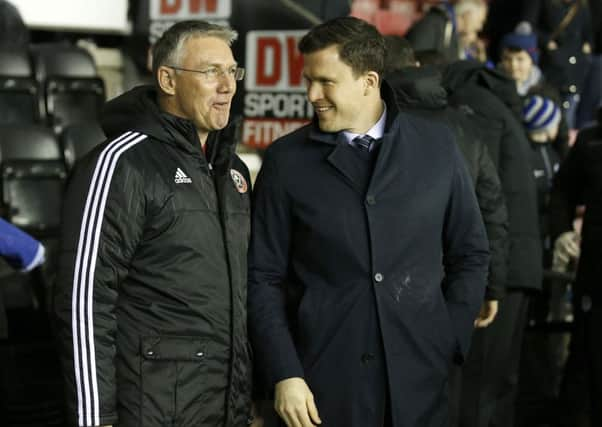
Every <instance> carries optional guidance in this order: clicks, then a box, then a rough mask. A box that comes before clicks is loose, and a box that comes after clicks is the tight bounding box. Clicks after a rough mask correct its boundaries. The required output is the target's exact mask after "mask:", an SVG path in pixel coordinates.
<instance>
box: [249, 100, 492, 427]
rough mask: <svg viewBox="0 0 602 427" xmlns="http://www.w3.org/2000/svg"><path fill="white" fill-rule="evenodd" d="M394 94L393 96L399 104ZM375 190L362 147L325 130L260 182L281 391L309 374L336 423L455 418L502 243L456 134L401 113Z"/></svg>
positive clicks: (255, 308)
mask: <svg viewBox="0 0 602 427" xmlns="http://www.w3.org/2000/svg"><path fill="white" fill-rule="evenodd" d="M387 99H391V98H387ZM387 109H388V114H387V124H386V130H385V135H384V137H383V139H382V142H381V144H382V145H381V147H380V151H379V153H378V158H377V160H376V164H375V168H374V172H373V174H372V178H371V181H370V184H369V185H368V189H367V191H365V192H364V191H362V190H360V188H359V186H358V179H357V171H356V170H355V169H353V168H352V167H351V164H350V163H348V162H346V161H345V159H346V157H345V150H348V149H352V148H353V147H350V146H349V145H348V144H346V143H344V142H342V141H341V139H340V137H338V136H337V135H336V134H327V133H322V132H320V131H319V130H318V129H317V127H316V126H315V124H312V125H308V126H306V127H303V128H301V129H299V130H297V131H296V132H294V133H292V134H290V135H288V136H285V137H283V138H281V139H280V140H278V141H276V142H275V143H274V144H273V145H272V146H271V147H270V148H269V149H268V150H267V153H266V155H265V158H264V164H263V168H262V171H261V172H260V175H259V177H258V180H257V184H256V190H255V196H254V197H255V201H256V205H255V211H254V215H253V237H252V243H251V248H250V254H249V261H250V266H249V268H250V270H249V273H250V277H249V301H248V303H249V322H250V333H251V338H252V343H253V349H254V354H255V364H256V369H258V370H259V371H260V375H261V377H262V378H263V379H264V381H265V382H266V385H267V387H268V388H271V387H273V386H274V384H275V383H277V382H278V381H280V380H282V379H285V378H290V377H303V378H304V379H305V380H306V382H307V383H308V385H309V387H310V389H311V390H312V392H313V394H314V397H315V400H316V404H317V408H318V411H319V413H320V416H321V418H322V421H323V423H322V425H323V426H325V427H334V426H336V427H360V426H361V427H367V426H378V425H379V424H380V425H382V414H383V410H384V404H385V402H386V401H387V398H390V404H391V405H390V408H391V417H392V424H393V425H394V426H395V427H416V426H421V427H429V426H444V425H447V406H446V400H447V397H446V395H447V375H448V368H449V366H450V364H451V363H452V360H453V359H454V357H457V358H461V357H463V355H464V354H466V351H467V348H468V346H469V342H470V337H471V333H472V330H473V321H474V319H475V317H476V315H477V313H478V310H479V307H480V305H481V303H482V301H483V294H484V290H485V285H486V278H487V269H488V262H489V253H488V252H489V251H488V243H487V237H486V235H485V231H484V227H483V223H482V220H481V216H480V213H479V208H478V206H477V203H476V200H475V195H474V190H473V187H472V184H471V177H470V175H469V174H468V172H467V170H466V167H465V164H464V161H463V159H462V156H461V154H460V153H459V151H458V149H457V148H456V146H455V144H454V142H453V140H452V137H451V134H450V132H449V130H448V129H447V128H446V127H444V126H443V125H439V124H436V123H431V122H428V121H426V120H424V119H422V118H418V117H413V116H409V115H406V114H403V113H399V112H398V111H397V109H396V107H395V105H394V102H387Z"/></svg>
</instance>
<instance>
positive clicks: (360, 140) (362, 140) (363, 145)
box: [351, 135, 374, 152]
mask: <svg viewBox="0 0 602 427" xmlns="http://www.w3.org/2000/svg"><path fill="white" fill-rule="evenodd" d="M351 142H353V146H355V147H358V148H359V149H360V150H362V151H366V152H369V151H370V149H371V148H372V144H374V138H372V137H371V136H370V135H363V136H356V137H355V138H353V140H352V141H351Z"/></svg>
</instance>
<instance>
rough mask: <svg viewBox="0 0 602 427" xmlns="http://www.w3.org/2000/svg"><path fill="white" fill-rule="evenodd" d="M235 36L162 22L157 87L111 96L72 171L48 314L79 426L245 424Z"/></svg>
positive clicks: (245, 193) (243, 176)
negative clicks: (233, 109)
mask: <svg viewBox="0 0 602 427" xmlns="http://www.w3.org/2000/svg"><path fill="white" fill-rule="evenodd" d="M235 38H236V33H235V32H234V31H233V30H231V29H228V28H225V27H221V26H217V25H213V24H208V23H206V22H200V21H189V22H181V23H178V24H176V25H174V26H173V27H171V28H170V29H168V30H167V31H166V32H165V33H164V35H163V36H162V37H161V39H159V40H158V41H157V43H156V44H155V46H154V48H153V72H154V76H155V78H156V85H155V87H139V88H136V89H133V90H132V91H130V92H127V93H125V94H124V95H122V96H120V97H118V98H116V99H115V100H113V101H111V102H109V103H108V104H107V106H106V109H105V111H104V114H103V119H102V124H103V128H104V131H105V134H106V135H107V136H108V137H109V140H108V141H107V142H105V143H104V144H102V145H101V146H99V147H98V148H97V149H96V150H94V151H93V152H92V153H91V154H90V155H89V156H87V157H86V158H84V159H83V161H82V162H81V164H80V165H79V167H78V168H77V171H76V172H75V174H74V175H73V176H72V177H71V180H70V186H69V190H68V194H67V199H66V202H65V203H66V204H65V221H64V230H63V236H62V238H63V249H62V257H61V271H60V276H59V280H58V286H57V295H56V314H57V316H58V320H59V332H60V340H61V343H62V353H63V356H64V371H65V377H66V381H67V392H68V404H69V408H70V409H69V415H70V417H71V419H72V420H73V421H74V422H76V423H77V425H79V426H99V425H109V424H118V425H119V426H124V427H129V426H136V427H138V426H144V427H154V426H156V427H159V426H166V425H174V426H176V425H177V426H193V425H194V426H207V427H208V426H212V427H213V426H242V425H246V422H247V416H248V410H249V402H250V378H249V377H250V375H249V372H250V371H249V354H248V352H247V337H246V270H247V266H246V251H247V245H248V237H249V211H250V209H249V175H248V171H247V169H246V167H245V166H244V164H243V163H242V162H241V161H240V159H238V158H237V157H236V155H235V154H234V148H235V143H236V141H235V138H234V135H235V132H234V126H228V120H229V112H230V104H231V101H232V97H233V96H234V93H235V92H236V83H237V80H240V79H242V77H243V71H244V70H243V69H241V68H239V67H238V65H237V63H236V61H235V60H234V58H233V56H232V51H231V49H230V45H231V43H232V42H233V40H234V39H235Z"/></svg>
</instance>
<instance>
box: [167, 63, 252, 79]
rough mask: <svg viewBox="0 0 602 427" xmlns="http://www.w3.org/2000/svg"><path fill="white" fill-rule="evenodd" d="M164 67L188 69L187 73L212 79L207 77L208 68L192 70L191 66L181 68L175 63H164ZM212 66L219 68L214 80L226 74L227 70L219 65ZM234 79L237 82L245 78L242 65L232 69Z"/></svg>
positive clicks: (180, 69)
mask: <svg viewBox="0 0 602 427" xmlns="http://www.w3.org/2000/svg"><path fill="white" fill-rule="evenodd" d="M166 67H168V68H171V69H174V70H178V71H188V72H189V73H198V74H202V75H203V76H204V77H205V79H206V80H208V81H213V80H211V79H210V78H209V77H208V73H209V72H210V71H211V70H210V69H209V70H193V69H192V68H182V67H176V66H175V65H166ZM212 67H214V68H217V69H218V70H219V74H218V75H217V76H216V79H215V81H217V80H218V78H219V77H222V76H228V71H226V70H224V69H223V68H221V67H217V66H212ZM233 77H234V80H235V81H237V82H239V81H241V80H242V79H244V78H245V69H244V68H243V67H239V66H236V70H235V71H234V76H233Z"/></svg>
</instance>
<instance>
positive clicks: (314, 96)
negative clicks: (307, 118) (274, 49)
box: [307, 83, 323, 102]
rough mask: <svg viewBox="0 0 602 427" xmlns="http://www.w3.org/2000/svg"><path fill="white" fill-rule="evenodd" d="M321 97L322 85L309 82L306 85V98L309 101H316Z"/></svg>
mask: <svg viewBox="0 0 602 427" xmlns="http://www.w3.org/2000/svg"><path fill="white" fill-rule="evenodd" d="M322 98H323V93H322V87H321V86H320V85H318V84H316V83H309V84H308V85H307V99H309V102H316V101H319V100H320V99H322Z"/></svg>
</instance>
